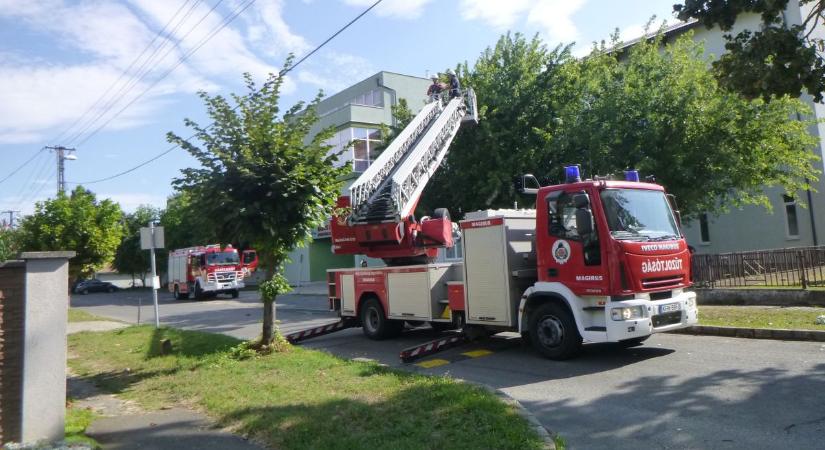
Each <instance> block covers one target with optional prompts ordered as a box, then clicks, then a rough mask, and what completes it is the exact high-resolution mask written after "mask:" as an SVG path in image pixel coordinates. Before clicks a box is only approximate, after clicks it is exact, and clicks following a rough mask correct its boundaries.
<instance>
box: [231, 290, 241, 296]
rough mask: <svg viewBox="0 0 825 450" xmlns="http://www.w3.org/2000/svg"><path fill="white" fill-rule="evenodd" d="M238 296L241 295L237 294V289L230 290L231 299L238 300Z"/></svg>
mask: <svg viewBox="0 0 825 450" xmlns="http://www.w3.org/2000/svg"><path fill="white" fill-rule="evenodd" d="M240 295H241V293H240V292H238V290H237V289H233V290H232V298H238V296H240Z"/></svg>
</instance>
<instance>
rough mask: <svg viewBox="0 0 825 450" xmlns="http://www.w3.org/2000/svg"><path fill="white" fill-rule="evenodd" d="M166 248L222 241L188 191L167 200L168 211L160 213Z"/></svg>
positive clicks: (176, 193) (175, 194)
mask: <svg viewBox="0 0 825 450" xmlns="http://www.w3.org/2000/svg"><path fill="white" fill-rule="evenodd" d="M160 224H161V225H163V232H164V237H165V240H166V242H165V243H166V248H167V249H169V250H174V249H178V248H186V247H193V246H196V245H205V244H212V243H217V242H219V241H220V239H219V238H218V236H217V235H216V229H215V228H213V227H212V226H211V225H210V222H209V220H208V218H207V217H206V215H205V214H204V212H203V211H199V210H198V209H197V208H196V206H195V205H193V204H192V196H191V195H190V194H189V193H188V192H187V191H179V192H175V193H174V194H172V195H170V196H169V197H168V198H167V199H166V209H164V210H163V211H161V212H160Z"/></svg>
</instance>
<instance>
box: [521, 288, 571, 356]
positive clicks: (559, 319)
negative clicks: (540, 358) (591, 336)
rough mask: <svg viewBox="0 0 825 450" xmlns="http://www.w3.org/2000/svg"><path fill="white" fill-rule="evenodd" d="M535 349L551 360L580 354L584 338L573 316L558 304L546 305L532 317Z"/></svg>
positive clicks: (531, 330) (531, 338) (532, 337)
mask: <svg viewBox="0 0 825 450" xmlns="http://www.w3.org/2000/svg"><path fill="white" fill-rule="evenodd" d="M530 340H531V342H532V343H533V347H535V349H536V350H538V351H539V353H541V354H542V355H544V356H545V357H546V358H549V359H555V360H564V359H569V358H572V357H574V356H576V354H577V353H578V352H579V350H580V349H581V345H582V337H581V335H579V330H578V328H577V327H576V321H575V320H574V319H573V316H572V314H570V312H569V311H568V310H567V308H565V307H564V306H562V305H561V304H558V303H550V302H548V303H544V304H542V305H540V306H539V307H537V308H536V309H535V311H533V313H532V314H531V315H530Z"/></svg>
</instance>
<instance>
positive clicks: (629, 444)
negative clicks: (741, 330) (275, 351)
mask: <svg viewBox="0 0 825 450" xmlns="http://www.w3.org/2000/svg"><path fill="white" fill-rule="evenodd" d="M139 297H140V298H142V304H143V307H142V308H141V319H142V321H143V322H149V323H151V322H152V321H153V320H154V316H153V312H152V307H151V304H150V303H151V295H150V294H149V293H148V292H142V293H139V294H135V293H131V292H129V291H124V292H119V293H115V294H90V295H88V296H74V297H72V306H75V307H81V308H82V309H84V310H87V311H89V312H91V313H94V314H97V315H101V316H106V317H111V318H115V319H119V320H123V321H127V322H136V320H137V310H138V308H137V305H138V298H139ZM260 305H261V304H260V303H259V302H258V300H257V294H256V293H255V292H243V293H242V295H241V298H239V299H237V300H232V299H228V298H217V299H212V300H206V301H200V302H197V301H193V300H189V301H182V302H175V301H174V300H173V299H172V298H171V296H170V295H169V294H168V293H161V301H160V316H161V322H162V323H163V324H165V325H168V326H173V327H180V328H185V329H191V330H201V331H210V332H219V333H226V334H229V335H232V336H236V337H239V338H245V339H249V338H253V337H255V336H256V335H258V333H259V332H260V317H261V306H260ZM277 318H278V320H280V321H281V322H282V323H281V329H282V331H283V332H285V333H289V332H291V331H296V330H299V329H303V328H308V327H312V326H316V325H320V324H324V323H329V322H332V321H334V320H335V316H334V314H332V313H330V312H329V311H327V310H326V299H325V298H323V297H318V296H300V295H286V296H282V297H280V298H279V299H278V304H277ZM436 336H437V335H436V334H434V333H433V332H432V331H431V330H429V329H427V328H426V327H425V328H419V329H414V330H408V331H407V332H405V334H404V335H403V336H402V337H401V338H399V339H395V340H389V341H383V342H374V341H370V340H367V339H366V338H365V337H364V336H363V335H362V334H361V330H360V329H357V328H356V329H349V330H344V331H340V332H338V333H335V334H331V335H328V336H323V337H319V338H316V339H313V340H310V341H307V342H306V343H305V344H304V345H306V346H308V347H313V348H320V349H325V350H327V351H330V352H332V353H334V354H337V355H340V356H343V357H349V358H352V357H362V358H371V359H375V360H378V361H381V362H383V363H386V364H389V365H392V366H404V367H405V368H406V369H408V370H414V371H419V372H422V373H432V374H444V375H449V376H453V377H456V378H461V379H465V380H468V381H473V382H478V383H484V384H487V385H490V386H493V387H495V388H499V389H502V390H503V391H505V392H507V393H508V394H509V395H511V396H513V397H515V398H517V399H518V400H519V401H520V402H521V403H522V404H523V405H524V406H525V407H527V408H528V409H529V410H530V411H532V412H533V413H534V414H535V415H536V416H537V417H538V419H539V420H540V421H541V422H542V423H543V424H544V425H545V426H546V427H547V428H548V429H549V430H551V431H552V432H555V433H559V434H561V435H562V436H563V437H564V438H565V439H566V440H567V442H568V447H569V448H571V449H640V448H653V449H656V448H661V449H694V448H695V449H742V448H749V449H762V448H772V449H775V448H788V449H816V448H825V440H824V439H825V345H823V344H822V343H813V342H784V341H768V340H748V339H733V338H720V337H704V336H685V335H655V336H653V337H652V338H651V339H650V340H648V341H647V342H646V343H645V345H643V346H641V347H637V348H633V349H627V350H625V349H620V348H617V347H616V346H612V345H598V346H586V347H585V349H586V350H585V352H584V354H583V355H582V356H581V357H579V358H577V359H575V360H572V361H566V362H556V361H548V360H545V359H542V358H540V357H539V356H537V355H536V354H535V353H534V352H532V351H531V350H530V349H529V347H526V346H524V345H522V344H521V342H520V340H519V339H518V338H517V337H515V335H512V336H511V335H506V334H505V335H499V336H495V337H493V338H491V339H489V340H487V341H483V342H480V343H476V344H471V345H467V346H463V347H458V348H454V349H451V350H448V351H446V352H443V353H442V354H439V355H437V356H433V357H431V358H428V359H425V360H423V361H422V364H421V365H411V364H402V363H401V362H400V361H399V360H398V352H399V351H400V350H401V349H403V348H405V347H409V346H411V345H414V344H418V343H423V342H426V341H428V340H431V339H434V338H435V337H436ZM422 366H431V367H429V368H425V367H422Z"/></svg>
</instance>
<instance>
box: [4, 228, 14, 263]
mask: <svg viewBox="0 0 825 450" xmlns="http://www.w3.org/2000/svg"><path fill="white" fill-rule="evenodd" d="M17 239H18V238H17V232H16V231H15V230H12V229H6V230H4V229H0V262H3V261H5V260H7V259H11V258H13V257H14V256H15V254H16V253H17Z"/></svg>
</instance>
